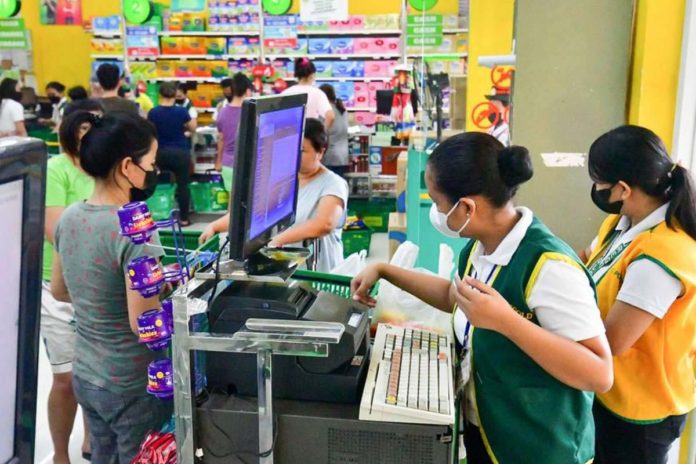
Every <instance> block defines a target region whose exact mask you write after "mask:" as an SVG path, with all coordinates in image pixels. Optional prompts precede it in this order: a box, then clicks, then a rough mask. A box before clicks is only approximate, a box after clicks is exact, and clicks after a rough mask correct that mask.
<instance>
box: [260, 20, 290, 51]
mask: <svg viewBox="0 0 696 464" xmlns="http://www.w3.org/2000/svg"><path fill="white" fill-rule="evenodd" d="M263 36H264V38H263V46H264V47H266V48H267V49H268V51H270V52H271V53H290V50H291V49H296V48H297V16H292V15H291V16H271V17H268V16H267V17H264V19H263Z"/></svg>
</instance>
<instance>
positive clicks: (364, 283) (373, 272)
mask: <svg viewBox="0 0 696 464" xmlns="http://www.w3.org/2000/svg"><path fill="white" fill-rule="evenodd" d="M381 278H382V276H381V274H380V266H379V264H372V265H370V266H367V267H366V268H365V269H363V271H362V272H361V273H359V274H358V275H356V276H355V277H354V278H353V280H352V281H351V283H350V291H351V293H352V294H353V299H354V300H355V301H359V302H360V303H362V304H365V305H368V306H375V305H376V304H377V300H375V299H374V298H372V297H371V296H370V290H371V289H372V287H374V285H375V284H376V283H377V281H378V280H379V279H381Z"/></svg>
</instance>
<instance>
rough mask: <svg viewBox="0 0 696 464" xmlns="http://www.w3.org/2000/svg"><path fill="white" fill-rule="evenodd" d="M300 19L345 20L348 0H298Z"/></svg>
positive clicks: (310, 20) (307, 20)
mask: <svg viewBox="0 0 696 464" xmlns="http://www.w3.org/2000/svg"><path fill="white" fill-rule="evenodd" d="M300 19H301V20H302V21H303V22H312V21H346V20H347V19H348V0H300Z"/></svg>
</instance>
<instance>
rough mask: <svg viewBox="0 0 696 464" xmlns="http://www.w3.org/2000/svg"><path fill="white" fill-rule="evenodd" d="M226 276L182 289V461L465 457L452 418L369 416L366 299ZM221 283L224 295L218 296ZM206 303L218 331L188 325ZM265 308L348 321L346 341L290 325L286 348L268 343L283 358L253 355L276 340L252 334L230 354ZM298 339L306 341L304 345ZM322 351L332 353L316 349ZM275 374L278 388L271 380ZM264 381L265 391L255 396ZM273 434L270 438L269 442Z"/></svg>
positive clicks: (298, 317) (268, 313)
mask: <svg viewBox="0 0 696 464" xmlns="http://www.w3.org/2000/svg"><path fill="white" fill-rule="evenodd" d="M222 274H223V276H222V278H221V281H220V282H219V283H216V280H214V273H212V274H211V275H209V276H208V277H209V280H205V275H204V273H201V274H197V278H194V279H193V280H191V281H190V282H189V283H188V284H187V285H186V286H185V287H183V288H182V289H181V290H179V291H178V292H177V293H176V294H175V296H174V320H175V335H174V338H173V340H174V345H173V350H174V353H173V355H174V370H175V372H176V373H177V375H176V377H175V409H176V416H177V417H176V419H177V423H176V429H177V445H178V450H179V453H181V454H180V455H179V456H180V457H179V459H180V460H179V462H181V463H184V464H186V463H192V462H193V454H194V453H195V455H196V456H199V457H200V458H201V461H198V462H203V463H211V464H218V463H219V464H222V463H225V464H228V463H234V464H237V463H239V464H243V463H257V462H258V463H267V462H277V463H282V464H294V463H298V464H299V463H302V464H312V463H316V464H324V463H330V464H339V463H341V464H344V463H365V464H368V463H369V464H372V463H374V464H377V463H379V464H392V463H393V464H397V463H398V464H401V463H406V462H419V463H442V464H445V463H451V462H454V461H453V459H454V454H455V452H456V451H455V448H456V447H454V446H453V442H454V440H453V427H452V426H450V425H424V424H406V423H398V422H376V421H362V420H359V414H360V398H361V397H362V393H363V388H364V385H365V374H366V371H367V366H368V365H369V362H370V361H369V350H370V331H369V321H368V313H367V312H366V311H365V308H364V307H361V306H360V305H358V304H356V303H354V302H353V301H351V300H348V299H345V298H342V297H340V296H336V295H333V294H330V293H327V292H320V291H317V290H316V289H314V288H312V286H311V285H308V282H300V281H298V280H295V279H292V278H290V279H289V280H288V281H287V282H286V283H278V282H276V283H268V282H245V281H240V280H232V279H227V278H226V277H225V276H224V272H223V273H222ZM201 277H202V278H201ZM215 287H217V290H219V291H220V293H219V294H218V296H217V297H215V298H213V299H212V301H211V304H210V305H208V299H209V298H210V294H211V292H212V291H213V288H215ZM201 312H207V315H208V320H209V322H210V329H211V334H197V333H195V332H193V331H190V330H189V323H188V321H189V317H190V315H192V314H194V313H201ZM258 317H263V318H264V320H266V321H267V320H268V319H273V320H277V321H278V323H279V325H278V327H276V329H279V328H280V327H281V326H282V325H283V323H292V321H301V322H308V323H320V324H329V325H330V324H335V323H337V322H338V323H339V325H342V326H343V327H344V328H345V330H342V334H341V335H340V337H337V338H336V340H335V342H336V343H328V344H322V343H320V341H321V337H320V336H319V335H317V337H318V338H315V339H312V340H305V341H302V342H298V339H297V338H296V337H295V338H293V335H288V338H287V341H288V344H287V346H284V347H283V346H280V345H275V348H271V349H267V350H265V355H264V356H267V357H268V358H272V361H271V360H270V359H267V358H263V356H262V355H261V354H257V355H256V356H254V353H255V352H256V351H255V350H259V351H258V352H257V353H261V351H264V348H263V347H262V345H264V343H266V340H264V341H259V340H256V341H254V342H251V343H249V344H248V345H246V346H244V348H243V350H241V351H244V352H243V353H240V352H231V351H234V350H236V349H237V348H238V347H239V345H235V342H234V340H237V342H239V339H240V337H242V338H244V336H245V334H247V332H245V331H244V330H245V323H246V324H247V325H249V322H250V321H254V320H256V319H250V318H258ZM213 332H214V334H213ZM235 334H237V335H236V336H235ZM304 335H309V336H310V337H311V336H312V334H308V333H307V332H305V333H304ZM315 335H316V334H315ZM226 337H229V338H226ZM224 340H228V341H227V342H225V341H224ZM293 343H297V344H296V347H299V346H300V343H305V345H304V348H299V350H295V351H293V350H294V349H295V348H292V347H291V346H290V345H291V344H293ZM232 345H235V346H236V347H237V348H234V349H233V347H232ZM268 346H269V345H266V347H268ZM276 349H277V350H278V351H276ZM286 349H287V352H283V350H286ZM196 350H200V351H206V352H207V353H206V362H205V364H206V367H205V369H206V375H207V381H208V389H207V395H205V396H204V397H199V398H196V397H195V396H194V395H193V394H192V386H191V374H192V366H193V363H192V362H191V360H192V354H193V352H195V351H196ZM322 350H324V353H325V356H323V357H322V356H320V355H317V353H319V352H321V351H322ZM264 362H265V363H266V364H265V365H262V363H264ZM271 362H272V364H271ZM271 366H272V367H271ZM271 378H272V381H271ZM264 382H267V383H266V385H267V386H268V389H267V390H264V388H263V385H260V384H262V383H264ZM257 389H258V390H257ZM271 389H272V391H273V395H272V406H271V398H270V395H268V393H269V391H270V390H271ZM257 391H258V393H259V397H255V393H256V392H257ZM276 393H277V394H276ZM265 395H266V397H265V398H262V397H260V396H265ZM267 400H268V401H267ZM262 404H263V406H262ZM259 411H261V415H259ZM270 411H272V413H270V414H268V413H269V412H270ZM264 424H265V425H264ZM264 435H266V436H267V437H268V440H267V441H266V442H265V443H266V444H267V445H266V446H262V445H261V443H264V439H263V436H264ZM271 437H272V438H271ZM259 449H268V450H269V451H271V450H272V453H271V455H270V457H269V456H267V455H265V454H266V453H262V454H259Z"/></svg>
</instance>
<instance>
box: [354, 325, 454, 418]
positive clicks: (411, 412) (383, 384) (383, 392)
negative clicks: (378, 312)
mask: <svg viewBox="0 0 696 464" xmlns="http://www.w3.org/2000/svg"><path fill="white" fill-rule="evenodd" d="M453 384H454V382H453V370H452V342H451V340H450V338H449V337H448V336H445V335H439V334H437V333H435V332H429V331H425V330H418V329H408V328H403V327H396V326H392V325H388V324H379V325H378V326H377V335H376V336H375V341H374V346H373V347H372V356H371V358H370V368H369V370H368V371H367V380H366V381H365V390H364V391H363V395H362V401H361V402H360V420H372V421H382V422H407V423H415V424H444V425H448V424H454V415H455V411H454V385H453Z"/></svg>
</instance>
